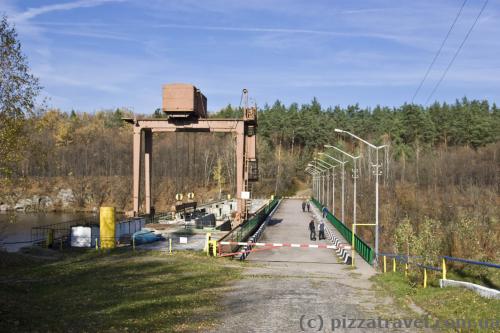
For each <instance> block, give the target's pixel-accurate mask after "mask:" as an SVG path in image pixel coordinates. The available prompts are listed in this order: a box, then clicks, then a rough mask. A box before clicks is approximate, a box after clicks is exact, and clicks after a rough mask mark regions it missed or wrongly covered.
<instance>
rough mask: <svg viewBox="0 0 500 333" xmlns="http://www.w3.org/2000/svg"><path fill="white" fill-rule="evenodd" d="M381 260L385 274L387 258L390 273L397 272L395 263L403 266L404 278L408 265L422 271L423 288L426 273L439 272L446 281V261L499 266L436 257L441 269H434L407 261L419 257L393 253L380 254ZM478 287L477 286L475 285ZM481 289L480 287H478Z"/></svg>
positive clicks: (492, 264)
mask: <svg viewBox="0 0 500 333" xmlns="http://www.w3.org/2000/svg"><path fill="white" fill-rule="evenodd" d="M380 255H381V256H382V259H383V272H384V273H386V272H387V258H392V271H393V272H396V270H397V264H396V262H402V263H404V265H405V268H404V271H405V276H408V266H409V265H414V266H416V267H418V268H420V269H422V271H423V287H424V288H427V271H428V270H431V271H436V272H441V278H442V280H445V281H446V280H447V277H446V273H447V264H446V262H447V261H455V262H461V263H465V264H471V265H478V266H485V267H491V268H497V269H499V268H500V264H494V263H491V262H484V261H477V260H471V259H463V258H455V257H450V256H441V257H438V258H437V259H438V260H441V267H434V266H429V265H423V264H420V263H418V262H410V260H409V259H415V260H418V259H421V258H422V257H421V256H407V255H404V254H394V253H381V254H380ZM476 286H479V285H476ZM479 287H482V286H479Z"/></svg>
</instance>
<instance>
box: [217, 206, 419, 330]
mask: <svg viewBox="0 0 500 333" xmlns="http://www.w3.org/2000/svg"><path fill="white" fill-rule="evenodd" d="M311 208H312V207H311ZM314 210H315V208H314ZM315 213H316V214H317V215H319V212H318V211H317V210H315ZM312 218H313V213H303V212H302V209H301V201H300V200H284V201H283V202H282V203H281V205H280V207H279V208H278V210H277V211H276V213H275V214H274V216H273V219H272V221H271V223H270V224H269V226H268V227H267V228H266V231H265V232H264V234H263V236H262V238H261V239H260V241H262V242H279V243H283V242H287V243H302V244H310V243H312V244H319V243H326V242H327V241H321V242H320V241H316V242H314V241H310V240H309V231H308V223H309V221H310V220H311V219H312ZM330 230H332V231H335V234H336V235H337V237H339V236H340V235H339V234H338V233H337V232H336V230H335V229H334V228H333V227H331V228H330ZM357 259H358V260H357V268H356V269H355V270H352V269H351V268H350V267H349V266H347V265H345V264H343V263H341V262H340V261H338V259H337V257H336V255H335V253H334V251H333V250H330V249H305V248H275V249H271V250H266V251H261V252H255V253H252V254H251V255H250V256H249V258H248V259H247V261H248V263H247V267H246V268H245V271H244V278H243V279H242V280H239V281H237V282H236V283H235V284H234V285H233V286H232V287H231V290H230V291H229V292H228V293H227V294H225V295H223V303H224V307H225V310H224V311H221V312H220V313H219V314H218V315H219V317H220V318H219V319H220V321H221V323H222V324H221V325H220V326H219V327H217V329H216V330H215V331H216V332H318V331H319V332H332V331H334V332H416V331H418V330H416V329H394V328H391V329H383V328H366V326H367V323H368V322H365V323H363V325H364V326H365V328H355V327H353V328H348V327H345V328H343V327H342V326H344V324H345V326H348V325H349V324H352V323H353V322H352V321H349V319H351V318H352V319H354V318H357V319H368V320H370V319H374V320H378V318H379V317H381V316H383V317H384V318H395V319H399V318H408V317H409V316H411V314H408V313H404V312H402V310H401V309H398V307H397V306H395V305H394V304H393V301H392V300H391V299H390V298H387V297H382V296H380V295H379V293H377V292H375V291H374V289H373V285H372V282H371V281H370V280H369V278H370V276H372V275H374V274H375V271H374V270H373V269H372V268H371V267H370V266H369V265H368V264H367V263H366V262H364V261H363V260H362V259H360V258H359V257H358V258H357ZM413 316H416V315H415V314H413ZM354 324H355V325H356V326H358V325H359V324H360V321H356V322H354ZM339 325H340V327H335V326H339Z"/></svg>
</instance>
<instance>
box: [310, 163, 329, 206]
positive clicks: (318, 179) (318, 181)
mask: <svg viewBox="0 0 500 333" xmlns="http://www.w3.org/2000/svg"><path fill="white" fill-rule="evenodd" d="M314 162H316V161H314ZM307 166H308V167H311V168H313V169H314V170H315V171H316V172H317V176H316V189H317V190H316V193H315V194H316V198H318V199H319V201H320V202H321V201H322V200H321V196H322V190H321V187H322V185H324V184H322V178H323V175H322V174H323V172H325V171H326V170H327V169H324V167H323V168H322V167H321V165H319V164H318V163H317V162H316V163H315V164H312V163H309V164H308V165H307Z"/></svg>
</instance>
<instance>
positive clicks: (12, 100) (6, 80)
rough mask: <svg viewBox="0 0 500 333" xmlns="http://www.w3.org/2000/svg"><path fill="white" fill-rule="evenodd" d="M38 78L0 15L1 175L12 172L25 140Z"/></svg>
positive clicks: (9, 26)
mask: <svg viewBox="0 0 500 333" xmlns="http://www.w3.org/2000/svg"><path fill="white" fill-rule="evenodd" d="M40 89H41V87H40V85H39V82H38V79H37V78H36V77H34V76H33V75H32V74H31V73H30V69H29V66H28V62H27V59H26V56H25V55H24V54H23V53H22V51H21V43H20V42H19V39H18V35H17V33H16V30H15V28H14V27H13V26H11V25H10V24H9V22H8V21H7V17H6V16H3V17H2V18H1V19H0V143H1V144H0V175H1V176H2V177H3V178H6V177H9V176H11V175H12V173H13V171H14V170H15V168H16V166H17V164H18V163H19V161H20V159H21V156H22V155H21V151H22V148H23V147H24V146H25V145H26V144H27V136H26V135H24V133H23V132H24V128H25V120H26V117H27V116H29V115H31V114H33V111H34V108H35V100H36V97H37V96H38V93H39V92H40Z"/></svg>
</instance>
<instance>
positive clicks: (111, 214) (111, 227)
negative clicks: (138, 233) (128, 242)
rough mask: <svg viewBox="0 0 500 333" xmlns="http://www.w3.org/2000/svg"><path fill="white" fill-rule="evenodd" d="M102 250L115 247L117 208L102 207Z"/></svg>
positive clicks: (100, 213)
mask: <svg viewBox="0 0 500 333" xmlns="http://www.w3.org/2000/svg"><path fill="white" fill-rule="evenodd" d="M99 216H100V221H99V224H100V233H101V248H103V249H113V248H114V247H115V207H101V209H100V212H99Z"/></svg>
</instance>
